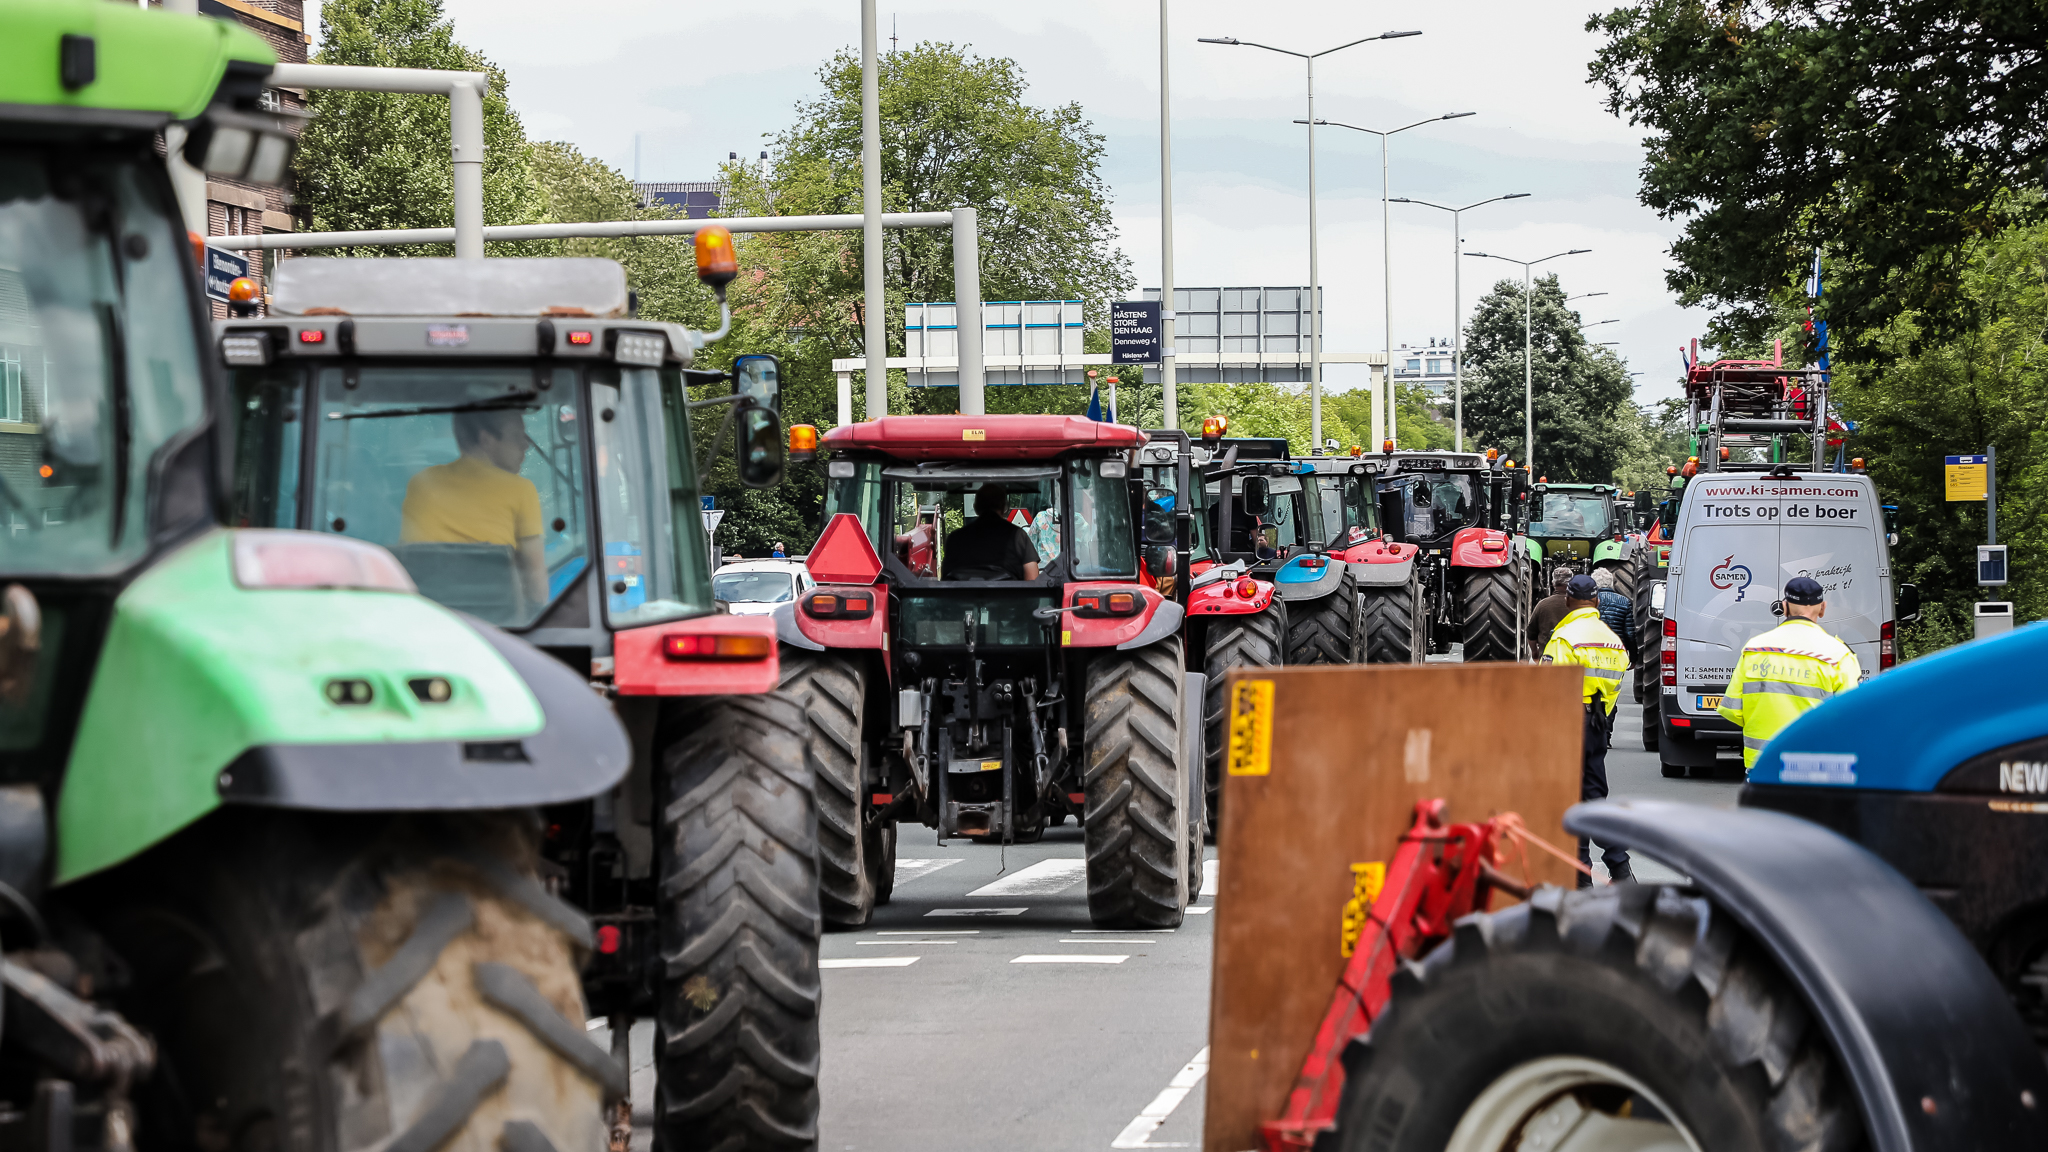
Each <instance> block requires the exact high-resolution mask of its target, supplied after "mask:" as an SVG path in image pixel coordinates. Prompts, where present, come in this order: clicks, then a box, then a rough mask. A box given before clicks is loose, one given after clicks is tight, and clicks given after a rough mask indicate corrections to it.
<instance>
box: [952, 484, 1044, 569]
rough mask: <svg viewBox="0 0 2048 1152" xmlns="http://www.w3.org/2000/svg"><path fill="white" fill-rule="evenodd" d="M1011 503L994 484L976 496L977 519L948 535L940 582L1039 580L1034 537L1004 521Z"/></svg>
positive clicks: (975, 516)
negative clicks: (1033, 542)
mask: <svg viewBox="0 0 2048 1152" xmlns="http://www.w3.org/2000/svg"><path fill="white" fill-rule="evenodd" d="M1008 505H1009V501H1008V500H1007V499H1005V497H1004V495H1003V493H1002V492H1001V491H1000V490H998V489H997V488H995V487H994V486H993V485H984V486H983V487H982V488H981V489H980V490H978V491H976V492H975V494H974V519H973V520H972V521H970V522H969V523H968V524H967V525H966V526H964V527H961V528H956V529H954V530H953V531H952V532H951V533H949V534H948V535H947V536H946V560H945V563H944V564H942V565H940V567H939V579H941V580H1036V579H1038V549H1036V548H1034V547H1032V545H1031V536H1030V534H1029V533H1027V532H1025V531H1024V529H1022V528H1019V527H1017V526H1016V525H1015V524H1012V523H1010V522H1009V521H1008V520H1006V519H1004V518H1003V513H1004V512H1005V511H1007V510H1008Z"/></svg>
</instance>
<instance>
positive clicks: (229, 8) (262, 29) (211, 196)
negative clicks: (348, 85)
mask: <svg viewBox="0 0 2048 1152" xmlns="http://www.w3.org/2000/svg"><path fill="white" fill-rule="evenodd" d="M158 2H159V3H161V0H158ZM199 14H200V15H202V16H212V17H216V18H218V19H222V20H233V21H234V22H235V23H237V24H240V25H242V26H243V27H244V28H247V29H249V30H250V31H251V32H254V33H255V34H256V35H258V36H260V37H262V38H263V40H264V42H265V43H267V44H269V45H270V47H271V50H272V51H274V52H276V53H277V58H278V59H279V60H280V61H283V62H285V63H288V64H304V63H305V62H306V47H307V45H309V44H310V43H311V42H312V37H310V36H308V35H307V34H306V25H305V6H304V4H303V3H302V2H301V0H199ZM263 101H264V106H265V107H273V108H288V109H303V108H305V106H306V93H305V91H304V90H303V89H299V88H271V89H266V90H265V91H264V93H263ZM303 223H304V221H302V220H300V219H299V217H298V215H297V213H296V212H295V210H294V205H293V203H292V195H291V192H290V191H289V190H288V189H284V188H265V187H261V186H259V185H255V184H244V183H242V182H241V181H239V180H221V179H218V178H215V177H211V176H209V177H207V180H206V234H207V235H208V236H253V235H258V234H261V233H265V232H294V231H297V230H298V229H299V228H300V227H301V225H302V224H303ZM246 255H247V256H248V257H249V271H250V272H251V273H252V274H254V275H256V276H258V277H261V276H262V272H263V263H264V259H265V258H266V257H271V258H278V257H281V256H282V253H270V252H261V251H252V252H248V253H246ZM213 314H214V316H215V317H216V318H225V317H226V316H227V305H226V304H223V303H220V302H219V301H215V302H214V305H213Z"/></svg>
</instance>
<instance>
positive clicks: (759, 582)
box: [711, 559, 817, 616]
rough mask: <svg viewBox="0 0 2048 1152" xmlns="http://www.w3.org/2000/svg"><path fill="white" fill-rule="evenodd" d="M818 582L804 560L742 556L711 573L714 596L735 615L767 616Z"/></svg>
mask: <svg viewBox="0 0 2048 1152" xmlns="http://www.w3.org/2000/svg"><path fill="white" fill-rule="evenodd" d="M816 583H817V581H815V580H812V579H811V573H810V570H809V569H807V568H805V567H804V562H803V561H802V560H795V559H792V560H742V561H740V562H738V563H737V564H727V565H726V566H725V567H723V568H720V569H719V570H718V571H716V572H714V573H712V574H711V596H712V598H713V599H715V600H723V601H725V603H726V606H727V608H728V609H729V610H730V611H731V612H732V614H733V615H735V616H766V615H768V614H769V613H770V612H773V611H775V606H776V605H777V604H786V603H788V602H789V601H791V600H794V599H796V598H797V597H799V596H801V595H803V594H804V593H806V592H808V591H810V590H811V588H812V587H813V586H814V585H816Z"/></svg>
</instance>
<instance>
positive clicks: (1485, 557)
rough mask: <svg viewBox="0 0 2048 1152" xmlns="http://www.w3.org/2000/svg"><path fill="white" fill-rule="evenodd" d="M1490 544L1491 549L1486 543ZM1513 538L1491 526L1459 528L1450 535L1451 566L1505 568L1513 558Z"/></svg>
mask: <svg viewBox="0 0 2048 1152" xmlns="http://www.w3.org/2000/svg"><path fill="white" fill-rule="evenodd" d="M1488 544H1491V545H1493V547H1492V548H1491V549H1489V548H1487V545H1488ZM1514 555H1515V553H1514V538H1513V537H1511V536H1509V535H1508V534H1507V533H1505V532H1498V531H1495V530H1494V529H1491V528H1460V529H1459V530H1458V532H1457V535H1455V536H1452V537H1451V567H1453V568H1505V567H1507V566H1508V561H1510V560H1512V559H1513V558H1514Z"/></svg>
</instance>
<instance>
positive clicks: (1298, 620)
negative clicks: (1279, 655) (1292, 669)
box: [1276, 566, 1362, 665]
mask: <svg viewBox="0 0 2048 1152" xmlns="http://www.w3.org/2000/svg"><path fill="white" fill-rule="evenodd" d="M1276 595H1277V594H1276ZM1361 624H1362V622H1361V621H1360V619H1359V606H1358V581H1357V579H1356V578H1354V577H1353V576H1352V575H1351V570H1350V568H1349V567H1348V566H1347V567H1346V568H1345V571H1344V574H1343V575H1342V576H1341V577H1340V578H1339V579H1338V581H1337V590H1336V591H1335V592H1333V593H1331V594H1330V595H1328V596H1324V597H1321V598H1320V599H1316V600H1308V601H1300V600H1297V601H1294V602H1293V603H1291V604H1289V605H1288V606H1287V663H1289V664H1290V665H1295V664H1352V663H1356V662H1357V659H1358V656H1359V655H1360V652H1361Z"/></svg>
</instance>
